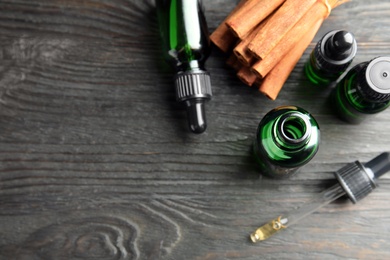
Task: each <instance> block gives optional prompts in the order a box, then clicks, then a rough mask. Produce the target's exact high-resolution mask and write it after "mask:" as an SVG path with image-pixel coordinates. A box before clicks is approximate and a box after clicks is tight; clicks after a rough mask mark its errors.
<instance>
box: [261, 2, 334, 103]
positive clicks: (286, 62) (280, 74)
mask: <svg viewBox="0 0 390 260" xmlns="http://www.w3.org/2000/svg"><path fill="white" fill-rule="evenodd" d="M325 8H327V7H326V6H325V5H324V4H321V3H319V5H318V8H315V9H314V10H313V13H311V14H312V15H313V19H316V21H315V22H314V23H313V24H312V26H311V27H310V30H308V31H307V33H306V34H304V35H303V36H302V37H301V39H300V40H299V41H298V42H297V44H296V45H295V46H294V47H293V48H292V49H291V50H290V51H289V53H288V55H286V56H285V57H284V58H283V59H281V60H280V61H279V63H277V64H276V65H275V66H274V67H273V68H272V69H271V71H270V72H269V73H268V74H267V76H266V77H265V78H264V80H263V82H262V84H261V85H260V87H259V91H260V92H262V93H263V94H264V95H266V96H267V97H268V98H270V99H272V100H275V99H276V97H277V96H278V94H279V92H280V90H281V89H282V87H283V85H284V83H285V81H286V80H287V78H288V76H289V75H290V73H291V71H292V70H293V69H294V67H295V65H296V64H297V63H298V61H299V59H300V58H301V57H302V54H303V53H304V52H305V50H306V48H307V47H308V46H309V44H310V43H311V41H312V40H313V38H314V36H315V35H316V33H317V31H318V29H319V28H320V26H321V24H322V23H323V21H324V19H325V18H326V16H324V9H325Z"/></svg>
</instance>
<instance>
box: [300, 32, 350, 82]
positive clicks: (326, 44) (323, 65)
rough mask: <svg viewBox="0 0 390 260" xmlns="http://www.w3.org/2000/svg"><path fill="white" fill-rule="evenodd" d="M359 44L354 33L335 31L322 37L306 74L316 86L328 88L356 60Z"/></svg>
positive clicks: (313, 52)
mask: <svg viewBox="0 0 390 260" xmlns="http://www.w3.org/2000/svg"><path fill="white" fill-rule="evenodd" d="M356 52H357V44H356V40H355V37H354V36H353V34H352V33H350V32H347V31H343V30H335V31H331V32H328V33H327V34H325V35H324V37H322V39H321V40H320V41H319V42H318V43H317V45H316V46H315V48H314V49H313V51H312V53H311V55H310V59H309V61H308V62H306V64H305V74H306V76H307V78H308V79H309V80H310V81H311V82H312V83H313V84H315V85H319V86H327V85H329V84H330V83H332V82H334V81H335V80H337V79H338V78H339V77H340V76H341V74H343V73H344V72H345V70H346V69H347V68H348V66H349V65H350V64H351V62H352V61H353V59H354V58H355V55H356Z"/></svg>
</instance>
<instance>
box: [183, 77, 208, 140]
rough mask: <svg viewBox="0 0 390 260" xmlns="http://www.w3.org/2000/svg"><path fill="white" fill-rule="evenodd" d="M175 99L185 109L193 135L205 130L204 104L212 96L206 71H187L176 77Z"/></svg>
mask: <svg viewBox="0 0 390 260" xmlns="http://www.w3.org/2000/svg"><path fill="white" fill-rule="evenodd" d="M175 86H176V99H177V101H179V102H183V103H184V104H185V106H186V109H187V115H188V124H189V127H190V130H191V131H192V132H193V133H196V134H200V133H203V132H204V131H205V130H206V128H207V123H206V112H205V105H204V103H205V102H206V101H207V100H209V99H210V98H211V96H212V93H211V83H210V75H209V73H208V72H206V71H198V72H193V71H188V72H184V73H181V74H178V75H177V76H176V81H175Z"/></svg>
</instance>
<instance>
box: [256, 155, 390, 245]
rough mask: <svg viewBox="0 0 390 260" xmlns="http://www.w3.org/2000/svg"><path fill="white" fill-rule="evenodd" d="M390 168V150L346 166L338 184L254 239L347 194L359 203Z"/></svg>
mask: <svg viewBox="0 0 390 260" xmlns="http://www.w3.org/2000/svg"><path fill="white" fill-rule="evenodd" d="M388 171H390V153H388V152H385V153H382V154H380V155H378V156H377V157H375V158H374V159H372V160H371V161H369V162H367V163H365V164H364V165H363V164H361V163H360V162H359V161H355V162H353V163H349V164H347V165H345V166H344V167H343V168H341V169H339V170H338V171H336V172H335V176H336V179H337V180H338V183H336V184H335V185H333V186H332V187H330V188H328V189H326V190H324V191H323V192H321V193H319V194H318V195H316V196H315V197H314V198H313V199H312V200H310V201H309V202H307V203H305V204H303V205H302V206H301V207H299V208H297V209H294V210H292V211H290V212H288V213H287V214H283V215H280V216H278V217H277V218H275V219H272V220H271V221H269V222H268V223H266V224H265V225H263V226H261V227H259V228H258V229H256V230H255V231H254V232H253V233H252V234H251V235H250V238H251V240H252V242H253V243H256V242H259V241H263V240H266V239H267V238H269V237H270V236H272V235H274V234H275V233H277V232H278V231H280V230H282V229H285V228H287V227H289V226H291V225H293V224H295V223H297V222H299V221H300V220H301V219H303V218H304V217H306V216H307V215H309V214H311V213H313V212H314V211H316V210H318V209H320V208H321V207H323V206H325V205H327V204H329V203H331V202H332V201H334V200H336V199H338V198H340V197H342V196H343V195H348V197H349V199H350V200H351V201H352V202H353V203H354V204H355V203H356V202H357V201H359V200H361V199H363V198H364V197H366V196H367V195H368V194H369V193H371V191H372V190H373V189H375V188H376V187H377V184H376V182H375V180H376V179H378V178H379V177H381V176H382V175H383V174H385V173H386V172H388Z"/></svg>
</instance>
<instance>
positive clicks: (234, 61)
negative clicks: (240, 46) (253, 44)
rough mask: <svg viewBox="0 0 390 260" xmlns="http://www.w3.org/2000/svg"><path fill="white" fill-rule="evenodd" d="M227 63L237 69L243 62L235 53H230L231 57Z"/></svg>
mask: <svg viewBox="0 0 390 260" xmlns="http://www.w3.org/2000/svg"><path fill="white" fill-rule="evenodd" d="M226 64H227V65H228V66H229V67H231V68H233V69H234V70H236V71H238V70H239V69H240V68H241V63H240V62H239V61H238V59H237V57H236V56H235V55H234V54H230V56H229V58H228V59H227V60H226Z"/></svg>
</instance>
